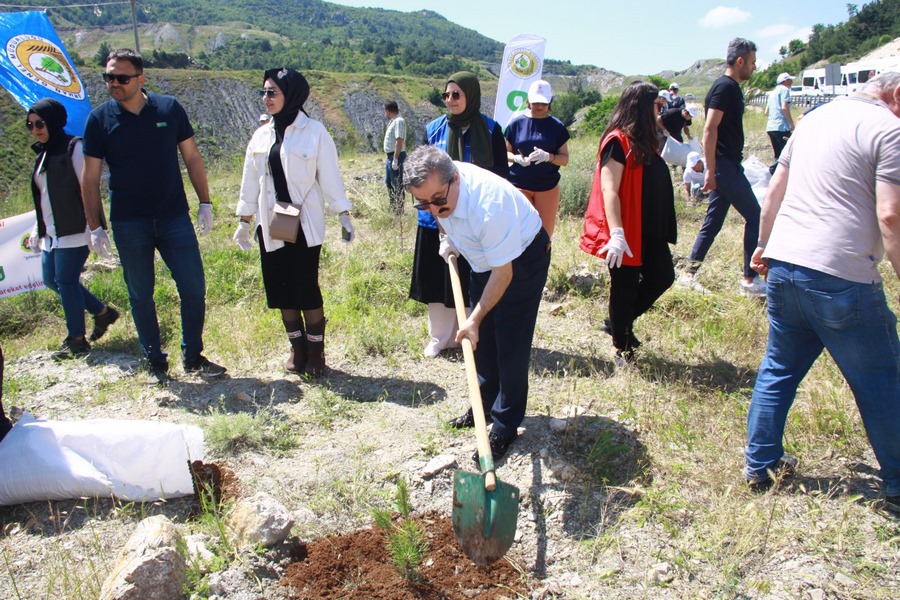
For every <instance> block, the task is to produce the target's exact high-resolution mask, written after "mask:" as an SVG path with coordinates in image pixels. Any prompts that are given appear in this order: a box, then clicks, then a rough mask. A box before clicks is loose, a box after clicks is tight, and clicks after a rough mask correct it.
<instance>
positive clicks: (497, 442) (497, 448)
mask: <svg viewBox="0 0 900 600" xmlns="http://www.w3.org/2000/svg"><path fill="white" fill-rule="evenodd" d="M517 437H518V436H517V435H516V434H513V436H512V437H503V436H502V435H499V434H496V433H490V434H488V442H490V444H491V455H492V456H493V457H494V462H495V463H496V462H497V461H499V460H500V459H501V458H503V457H504V456H506V451H507V450H509V447H510V446H511V445H512V443H513V442H514V441H516V438H517ZM472 460H474V461H475V464H476V465H478V467H479V468H481V463H480V462H479V461H478V450H476V451H475V453H474V454H472Z"/></svg>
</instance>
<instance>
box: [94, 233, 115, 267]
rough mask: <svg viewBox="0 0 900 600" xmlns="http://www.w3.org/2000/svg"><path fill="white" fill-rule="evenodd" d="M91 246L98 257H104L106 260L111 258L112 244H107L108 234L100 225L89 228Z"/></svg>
mask: <svg viewBox="0 0 900 600" xmlns="http://www.w3.org/2000/svg"><path fill="white" fill-rule="evenodd" d="M91 246H92V247H93V248H94V252H96V253H97V256H99V257H100V258H105V259H106V260H110V259H111V258H112V246H110V244H109V236H108V235H107V234H106V230H105V229H103V228H102V227H98V228H97V229H92V230H91Z"/></svg>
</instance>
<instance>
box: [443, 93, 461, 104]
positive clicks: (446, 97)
mask: <svg viewBox="0 0 900 600" xmlns="http://www.w3.org/2000/svg"><path fill="white" fill-rule="evenodd" d="M460 96H462V94H460V93H459V90H453V91H452V92H444V93H443V94H441V98H443V99H444V102H446V101H447V100H449V99H450V98H453V99H454V100H459V98H460Z"/></svg>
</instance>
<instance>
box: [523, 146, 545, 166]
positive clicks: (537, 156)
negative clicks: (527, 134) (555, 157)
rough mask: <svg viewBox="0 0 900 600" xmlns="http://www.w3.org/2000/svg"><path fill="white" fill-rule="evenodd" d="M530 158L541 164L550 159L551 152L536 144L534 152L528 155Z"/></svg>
mask: <svg viewBox="0 0 900 600" xmlns="http://www.w3.org/2000/svg"><path fill="white" fill-rule="evenodd" d="M528 160H530V161H531V162H533V163H534V164H536V165H539V164H541V163H542V162H547V161H548V160H550V153H549V152H547V151H546V150H541V149H540V148H538V147H537V146H535V147H534V152H532V153H531V154H529V155H528Z"/></svg>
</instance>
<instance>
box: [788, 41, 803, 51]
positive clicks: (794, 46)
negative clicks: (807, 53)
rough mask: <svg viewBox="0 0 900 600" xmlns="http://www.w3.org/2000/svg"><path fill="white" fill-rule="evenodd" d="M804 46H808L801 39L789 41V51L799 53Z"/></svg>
mask: <svg viewBox="0 0 900 600" xmlns="http://www.w3.org/2000/svg"><path fill="white" fill-rule="evenodd" d="M804 48H806V44H804V43H803V42H802V41H800V40H797V39H794V40H791V41H790V42H788V52H790V53H791V54H797V53H798V52H800V51H801V50H803V49H804Z"/></svg>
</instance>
